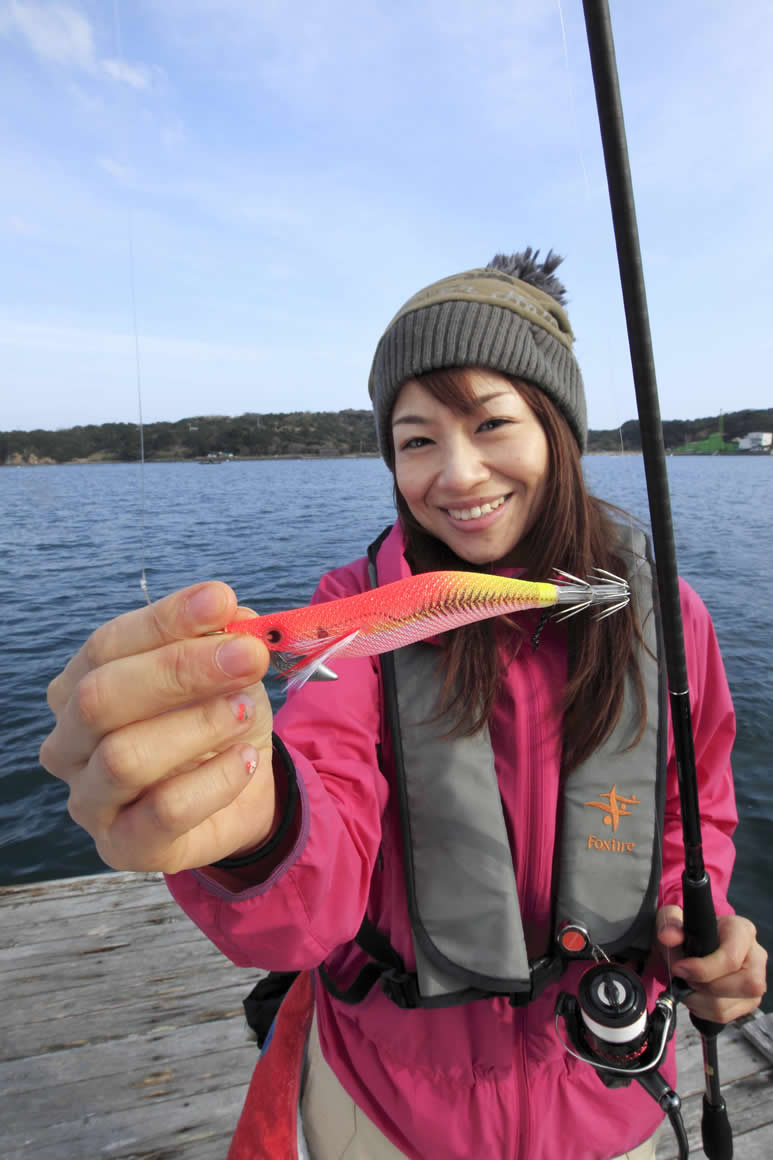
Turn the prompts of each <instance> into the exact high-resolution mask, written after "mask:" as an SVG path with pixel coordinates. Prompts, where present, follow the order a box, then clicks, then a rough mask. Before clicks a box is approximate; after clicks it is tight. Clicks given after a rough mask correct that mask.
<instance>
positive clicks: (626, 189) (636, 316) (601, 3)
mask: <svg viewBox="0 0 773 1160" xmlns="http://www.w3.org/2000/svg"><path fill="white" fill-rule="evenodd" d="M583 10H584V15H585V30H586V34H587V38H588V47H589V50H590V59H591V69H592V73H593V83H594V88H595V91H596V105H597V109H598V118H599V127H600V130H601V141H602V146H603V151H604V162H605V166H606V173H607V185H608V188H609V200H610V206H611V209H612V219H613V224H614V232H615V243H616V246H617V259H618V266H619V271H620V282H621V286H622V291H623V303H624V306H625V317H626V327H627V330H628V343H629V348H630V353H631V366H632V369H633V379H634V386H635V389H636V403H637V408H638V413H639V426H640V430H641V444H642V456H643V459H644V471H645V476H646V482H647V495H648V499H649V509H650V521H651V526H652V541H653V547H654V553H655V568H656V574H657V586H658V593H659V602H660V612H661V617H662V624H663V636H664V649H665V657H666V672H667V676H668V695H669V702H670V706H671V720H672V726H673V735H674V749H675V759H676V769H677V775H678V780H679V798H680V804H681V815H682V830H683V836H684V848H685V868H684V871H683V874H682V888H683V912H684V931H685V940H684V943H685V950H686V952H687V954H688V955H696V956H704V955H708V954H711V952H712V951H715V950H716V949H717V948H718V946H719V936H718V933H717V919H716V912H715V909H714V901H713V897H712V893H711V883H710V881H709V876H708V874H707V872H706V868H705V865H704V861H703V847H702V841H701V818H700V805H699V801H698V778H697V772H696V767H695V749H694V741H693V731H692V720H691V714H690V697H689V689H688V679H687V663H686V659H685V651H684V633H683V628H682V610H681V604H680V599H679V575H678V571H677V564H676V549H675V546H674V530H673V523H672V518H671V501H670V494H669V487H668V476H667V474H666V459H665V448H664V444H663V427H662V424H661V418H660V405H659V401H658V389H657V382H656V378H655V363H654V357H653V352H652V340H651V335H650V326H649V316H648V311H647V298H646V292H645V287H644V274H643V270H642V261H641V250H640V247H639V233H638V227H637V223H636V209H635V205H634V197H633V185H632V181H631V170H630V164H629V158H628V146H627V142H626V135H625V124H624V120H623V108H622V101H621V98H620V85H619V77H618V72H617V63H616V57H615V46H614V39H613V35H612V24H611V19H610V13H609V4H608V0H583ZM592 972H596V973H597V975H598V980H597V981H596V976H594V980H591V981H590V982H589V983H588V984H587V986H586V992H589V993H586V995H585V1008H583V1018H584V1019H585V1025H584V1026H585V1029H584V1030H583V1029H582V1028H580V1024H579V1021H578V1020H579V1014H578V1015H577V1019H576V1020H575V1024H574V1027H575V1031H577V1029H578V1028H580V1030H579V1040H580V1045H581V1055H582V1057H583V1058H588V1061H589V1062H593V1059H592V1058H590V1056H592V1055H593V1054H594V1048H596V1047H599V1046H600V1047H601V1050H602V1051H603V1052H605V1053H606V1054H605V1057H604V1058H605V1059H606V1060H609V1059H610V1054H611V1056H612V1057H614V1055H615V1052H617V1055H618V1057H619V1058H618V1060H617V1061H616V1062H617V1066H613V1067H611V1068H606V1069H604V1068H603V1065H602V1071H603V1070H606V1071H607V1076H606V1078H605V1077H604V1075H603V1074H602V1071H600V1074H602V1078H604V1079H605V1082H608V1083H614V1082H615V1080H616V1078H617V1081H618V1082H620V1080H619V1075H617V1076H616V1073H620V1072H624V1066H627V1067H629V1068H630V1067H631V1066H632V1065H631V1064H630V1062H629V1059H630V1054H628V1055H625V1056H623V1050H625V1051H627V1052H630V1044H628V1045H626V1047H625V1048H624V1049H622V1050H621V1049H618V1048H615V1047H612V1048H610V1041H611V1040H612V1039H613V1036H612V1033H611V1032H610V1031H609V1022H610V1020H609V1018H608V1017H609V1016H610V1014H611V1015H612V1016H615V1015H616V1013H617V1012H618V1011H619V1009H620V1007H621V1002H629V1000H630V1002H631V1003H634V1000H633V999H632V998H631V997H630V993H629V989H630V988H633V989H635V982H634V981H633V980H631V979H628V978H627V977H626V975H625V968H618V967H616V965H614V964H608V965H606V964H600V965H599V966H597V967H594V968H592V969H591V972H588V974H589V975H590V974H591V973H592ZM628 974H630V975H633V972H628ZM594 988H595V990H594ZM581 990H582V987H581ZM688 993H689V988H687V987H686V986H684V985H683V984H681V981H680V980H676V981H674V982H672V984H671V987H670V988H669V989H668V991H667V992H665V993H664V996H661V998H660V999H659V1000H658V1004H657V1005H656V1012H655V1013H654V1014H653V1018H652V1024H653V1028H652V1030H654V1031H656V1032H657V1033H658V1035H659V1038H660V1040H661V1043H662V1047H661V1051H660V1054H659V1055H658V1056H657V1058H655V1049H654V1047H652V1046H649V1047H647V1046H646V1045H645V1046H642V1045H641V1044H640V1045H639V1046H637V1047H636V1049H635V1050H636V1052H638V1053H640V1054H639V1055H638V1066H637V1065H633V1067H634V1071H637V1072H640V1073H641V1074H634V1075H633V1078H636V1079H637V1080H638V1081H639V1082H640V1083H642V1085H643V1086H644V1087H645V1088H646V1089H647V1090H648V1091H649V1092H650V1094H651V1095H653V1096H654V1098H655V1099H656V1100H658V1102H659V1103H660V1105H661V1107H663V1109H664V1111H666V1112H667V1114H668V1115H669V1118H670V1119H671V1122H672V1125H673V1126H674V1128H675V1131H676V1133H677V1137H678V1140H679V1147H680V1156H686V1155H687V1154H688V1149H687V1139H686V1133H685V1131H684V1126H683V1124H682V1123H681V1116H680V1115H679V1097H678V1096H677V1095H676V1093H675V1092H672V1091H671V1090H670V1089H669V1088H668V1086H667V1085H666V1084H665V1081H664V1080H662V1078H661V1077H660V1076H659V1075H658V1074H657V1071H656V1070H655V1068H656V1067H657V1066H658V1065H659V1061H660V1059H661V1058H662V1056H663V1054H664V1052H665V1042H666V1039H667V1038H668V1037H669V1036H670V1034H671V1033H672V1032H673V1024H672V1018H673V1010H672V1009H671V1007H672V1006H673V1005H674V1004H675V1002H676V1001H678V1000H679V999H683V998H685V997H686V995H687V994H688ZM582 1004H583V995H582V994H581V995H580V1007H582ZM586 1008H587V1010H586ZM578 1011H579V1008H578ZM632 1011H633V1008H632ZM588 1012H589V1013H590V1014H589V1016H588ZM644 1014H645V1017H646V1004H645V1012H644ZM640 1018H641V1012H640V1011H638V1013H637V1012H636V1011H634V1012H633V1014H632V1015H631V1016H630V1020H629V1021H630V1024H631V1027H634V1025H636V1026H637V1027H640V1026H641V1024H640ZM690 1018H691V1020H692V1022H693V1024H694V1025H695V1027H696V1028H697V1029H698V1031H699V1032H700V1034H701V1039H702V1044H703V1062H704V1073H705V1079H706V1090H705V1094H704V1097H703V1119H702V1124H701V1134H702V1137H703V1148H704V1151H705V1154H706V1156H707V1157H708V1160H731V1157H732V1155H733V1138H732V1131H731V1128H730V1123H729V1121H728V1117H727V1110H726V1107H725V1103H724V1100H723V1098H722V1095H721V1092H720V1081H719V1071H718V1056H717V1036H718V1034H719V1033H720V1031H721V1030H722V1024H719V1023H714V1022H711V1021H709V1020H706V1019H701V1018H698V1017H696V1016H695V1015H691V1016H690ZM637 1020H638V1021H639V1022H638V1023H637ZM612 1022H614V1018H612ZM567 1025H568V1023H567ZM589 1027H590V1032H589V1033H588V1028H589ZM573 1042H574V1040H573ZM643 1042H644V1041H642V1043H643ZM575 1046H577V1044H575ZM648 1051H649V1053H650V1056H651V1057H652V1059H654V1064H653V1063H652V1060H649V1061H648V1060H647V1058H645V1057H646V1056H647V1052H648ZM621 1064H624V1066H621ZM594 1066H597V1067H598V1066H599V1064H598V1063H596V1064H594Z"/></svg>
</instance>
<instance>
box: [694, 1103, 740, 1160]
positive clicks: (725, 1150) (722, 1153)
mask: <svg viewBox="0 0 773 1160" xmlns="http://www.w3.org/2000/svg"><path fill="white" fill-rule="evenodd" d="M701 1139H702V1140H703V1151H704V1152H705V1153H706V1156H707V1160H732V1157H733V1130H732V1128H731V1127H730V1121H729V1119H728V1118H727V1108H726V1107H725V1101H724V1100H723V1099H720V1101H719V1103H718V1104H712V1103H709V1101H708V1099H707V1098H706V1096H704V1097H703V1118H702V1119H701Z"/></svg>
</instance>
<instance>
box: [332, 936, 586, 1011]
mask: <svg viewBox="0 0 773 1160" xmlns="http://www.w3.org/2000/svg"><path fill="white" fill-rule="evenodd" d="M354 941H355V942H356V943H357V945H358V946H359V947H361V948H362V950H364V951H365V953H366V955H368V957H369V959H370V960H371V961H370V962H369V963H368V964H367V965H366V966H364V967H363V968H362V970H361V971H360V973H359V974H358V975H357V978H356V979H355V980H354V982H353V983H352V984H351V986H349V987H339V986H338V984H337V983H336V982H335V980H334V979H333V977H332V975H331V974H330V972H329V971H328V970H327V968H326V967H325V966H324V965H322V966H320V967H319V968H318V972H319V977H320V980H321V982H322V984H323V986H324V988H325V990H326V991H327V992H328V993H329V994H330V995H332V996H333V998H334V999H338V1000H339V1001H340V1002H342V1003H348V1004H350V1005H354V1004H356V1003H361V1002H362V1000H363V999H364V998H365V996H366V995H368V994H369V993H370V991H371V989H372V988H373V986H374V984H375V983H379V984H380V986H381V990H382V991H383V992H384V994H385V995H386V997H387V998H388V999H391V1001H392V1002H393V1003H394V1004H395V1005H396V1006H397V1007H400V1008H402V1009H403V1010H416V1008H419V1007H420V1008H422V1009H425V1010H433V1009H436V1008H440V1007H456V1006H459V1005H460V1004H461V1003H469V1002H471V1001H472V1000H475V999H493V998H495V997H496V996H497V995H501V996H504V997H506V998H507V999H509V1001H510V1006H511V1007H525V1006H526V1004H527V1003H531V1002H532V1001H533V1000H534V999H537V998H538V997H539V996H540V995H541V994H542V992H543V991H544V990H545V988H546V987H548V986H550V984H551V983H556V982H558V980H559V979H560V978H561V976H562V974H563V973H564V970H565V969H566V962H565V960H564V959H562V958H561V956H559V955H544V956H543V957H542V958H540V959H535V961H534V962H532V963H530V964H529V974H530V980H531V985H530V987H529V988H528V989H527V990H525V991H522V992H508V991H482V990H479V989H478V988H477V987H465V988H463V989H462V990H459V991H454V992H452V993H451V994H446V995H441V996H438V997H437V998H434V999H432V998H425V997H423V996H422V995H421V994H420V993H419V979H418V976H417V974H416V972H415V971H407V970H406V969H405V963H404V962H403V960H402V958H401V957H400V955H399V954H398V953H397V951H396V950H395V949H394V947H393V946H392V944H391V943H390V941H389V939H388V938H387V937H386V935H385V934H382V933H381V931H380V930H378V928H377V927H376V926H374V925H373V923H372V922H371V921H370V919H368V918H365V919H363V922H362V926H361V927H360V929H359V930H358V932H357V934H356V936H355V939H354Z"/></svg>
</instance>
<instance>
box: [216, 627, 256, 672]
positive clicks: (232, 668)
mask: <svg viewBox="0 0 773 1160" xmlns="http://www.w3.org/2000/svg"><path fill="white" fill-rule="evenodd" d="M215 660H216V661H217V664H218V667H219V668H220V669H222V671H223V672H224V673H225V675H226V676H227V677H248V676H250V674H251V673H254V672H255V669H256V668H257V652H256V647H255V642H254V641H253V640H252V638H251V637H247V636H240V637H236V638H234V640H229V641H226V643H225V644H221V645H220V647H219V648H218V650H217V652H216V653H215Z"/></svg>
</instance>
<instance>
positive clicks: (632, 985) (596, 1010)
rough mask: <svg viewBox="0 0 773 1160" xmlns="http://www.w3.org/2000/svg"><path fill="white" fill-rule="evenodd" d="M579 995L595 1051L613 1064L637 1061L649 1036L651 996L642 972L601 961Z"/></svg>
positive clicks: (588, 1038) (585, 1029)
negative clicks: (641, 976)
mask: <svg viewBox="0 0 773 1160" xmlns="http://www.w3.org/2000/svg"><path fill="white" fill-rule="evenodd" d="M577 998H578V1003H579V1008H580V1018H581V1020H582V1026H583V1033H584V1038H585V1040H586V1043H587V1044H588V1046H589V1047H590V1049H591V1051H592V1052H593V1054H594V1055H595V1056H596V1057H597V1058H598V1059H600V1060H601V1061H604V1062H608V1063H609V1064H610V1065H612V1066H613V1067H620V1068H625V1067H630V1066H631V1065H632V1064H634V1063H635V1062H636V1061H637V1060H638V1059H639V1058H640V1057H641V1056H642V1055H643V1053H644V1052H645V1051H646V1049H647V1043H648V1037H649V1015H648V1012H647V996H646V993H645V990H644V987H643V985H642V982H641V979H640V978H639V977H638V975H636V974H634V972H633V971H632V970H630V969H629V968H628V967H624V966H620V965H618V964H616V963H599V964H598V966H595V967H591V968H590V969H589V970H587V971H586V972H585V974H584V975H583V976H582V979H581V980H580V985H579V988H578V995H577Z"/></svg>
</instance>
